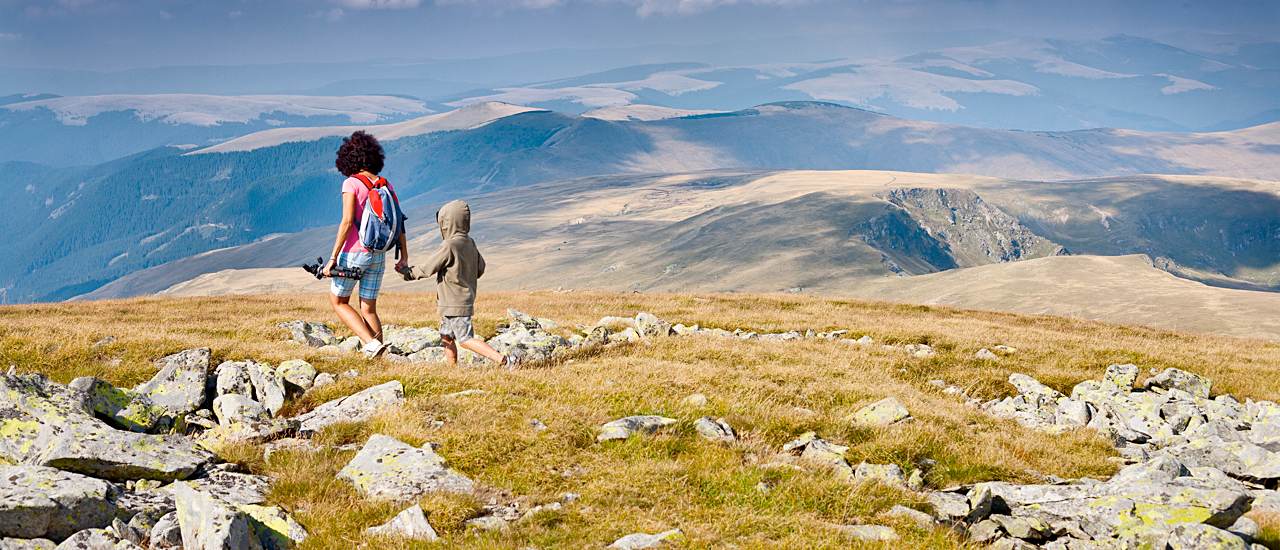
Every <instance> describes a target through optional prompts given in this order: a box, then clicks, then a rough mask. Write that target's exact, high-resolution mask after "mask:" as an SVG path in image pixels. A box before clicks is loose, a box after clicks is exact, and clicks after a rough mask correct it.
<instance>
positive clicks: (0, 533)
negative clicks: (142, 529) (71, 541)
mask: <svg viewBox="0 0 1280 550" xmlns="http://www.w3.org/2000/svg"><path fill="white" fill-rule="evenodd" d="M115 494H116V487H115V486H113V485H111V484H110V483H107V482H105V481H102V480H100V479H94V478H91V477H86V476H82V475H79V474H73V473H71V472H63V471H59V470H57V469H54V468H48V467H44V466H0V537H14V538H24V539H34V538H47V539H52V540H55V541H60V540H63V539H65V538H67V537H69V536H71V535H72V534H74V533H75V532H77V531H81V530H84V529H90V528H101V527H106V526H108V525H111V519H112V518H114V517H115V514H116V506H115V502H114V497H115Z"/></svg>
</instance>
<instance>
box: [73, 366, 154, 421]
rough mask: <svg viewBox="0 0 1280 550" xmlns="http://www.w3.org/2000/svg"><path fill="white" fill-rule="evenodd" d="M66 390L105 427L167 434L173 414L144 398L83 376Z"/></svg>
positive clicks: (96, 379) (108, 383)
mask: <svg viewBox="0 0 1280 550" xmlns="http://www.w3.org/2000/svg"><path fill="white" fill-rule="evenodd" d="M67 387H68V388H70V389H72V390H74V391H77V392H79V393H80V394H81V396H82V398H83V399H84V403H85V406H86V407H87V408H88V409H89V410H91V411H93V413H94V415H95V416H97V417H98V418H101V419H102V420H105V421H106V422H107V423H108V424H111V425H112V426H115V427H117V428H120V429H122V430H129V431H133V432H144V433H145V432H152V433H154V432H157V431H167V430H168V429H169V428H170V427H171V426H172V425H173V418H174V416H173V414H172V412H171V411H169V410H168V409H167V408H165V407H160V406H158V405H156V404H155V403H153V402H152V401H151V398H149V397H147V396H146V395H142V394H139V393H136V392H134V391H131V390H126V389H121V388H117V387H115V386H114V385H112V384H111V383H110V382H107V381H105V380H101V379H98V378H94V377H92V376H85V377H81V378H77V379H75V380H72V381H71V383H70V384H68V385H67Z"/></svg>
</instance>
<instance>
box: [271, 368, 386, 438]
mask: <svg viewBox="0 0 1280 550" xmlns="http://www.w3.org/2000/svg"><path fill="white" fill-rule="evenodd" d="M402 404H404V386H403V385H401V384H400V381H399V380H392V381H390V382H387V383H384V384H379V385H377V386H373V387H371V388H367V389H365V390H362V391H360V392H358V393H355V394H352V395H348V396H346V397H341V398H338V399H335V400H333V401H329V402H327V403H325V404H323V405H320V406H319V407H316V408H315V409H314V410H312V411H311V412H308V413H305V414H302V415H299V416H298V417H296V420H297V421H298V422H299V428H298V429H299V431H300V432H301V433H302V434H304V435H310V434H314V433H315V432H318V431H320V430H321V429H323V428H325V427H327V426H330V425H333V424H337V423H338V422H361V421H364V420H368V419H370V418H372V417H373V415H375V414H377V413H378V411H380V410H382V409H383V408H385V407H391V406H397V405H402Z"/></svg>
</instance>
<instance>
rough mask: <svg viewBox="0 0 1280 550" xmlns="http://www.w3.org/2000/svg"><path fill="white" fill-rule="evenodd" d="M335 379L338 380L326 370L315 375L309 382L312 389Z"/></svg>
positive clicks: (323, 385)
mask: <svg viewBox="0 0 1280 550" xmlns="http://www.w3.org/2000/svg"><path fill="white" fill-rule="evenodd" d="M337 381H338V380H337V379H336V378H334V377H333V375H332V374H329V373H327V372H322V373H320V374H317V375H316V379H315V381H314V382H312V383H311V388H312V389H315V388H323V387H325V386H328V385H329V384H332V383H334V382H337Z"/></svg>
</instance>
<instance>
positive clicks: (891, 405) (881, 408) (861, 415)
mask: <svg viewBox="0 0 1280 550" xmlns="http://www.w3.org/2000/svg"><path fill="white" fill-rule="evenodd" d="M908 418H911V412H910V411H908V410H907V407H906V405H903V404H902V402H901V401H898V398H896V397H886V398H884V399H881V400H879V401H876V402H875V403H872V404H870V405H867V406H865V407H863V408H861V409H859V410H858V412H855V413H853V416H852V417H851V420H852V421H853V422H854V423H855V424H862V425H866V426H888V425H890V424H895V423H897V422H901V421H903V420H906V419H908Z"/></svg>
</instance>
